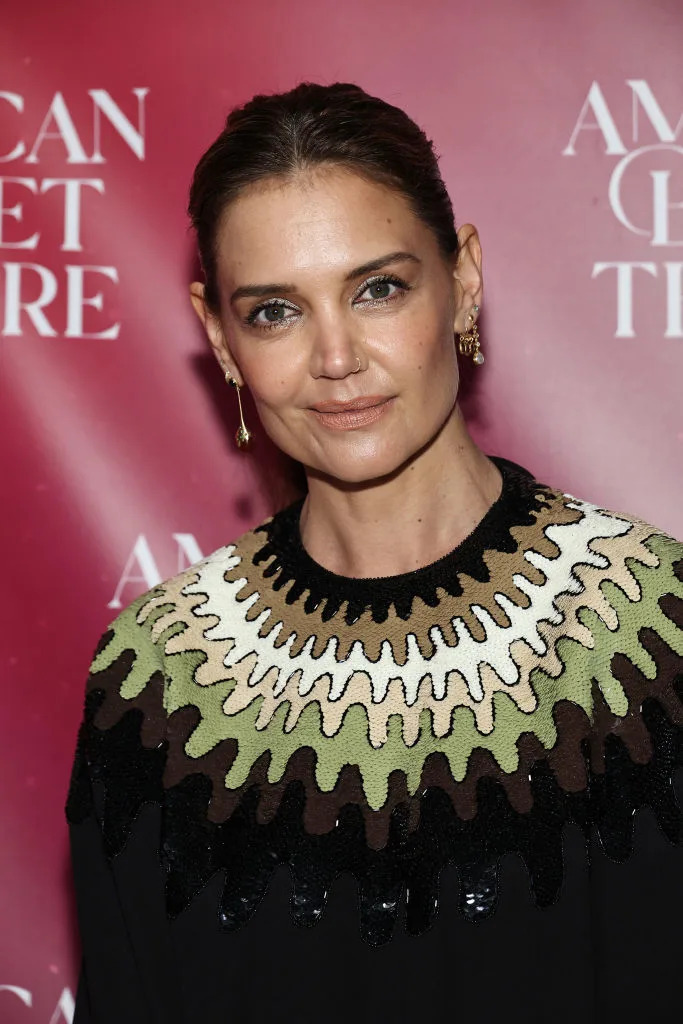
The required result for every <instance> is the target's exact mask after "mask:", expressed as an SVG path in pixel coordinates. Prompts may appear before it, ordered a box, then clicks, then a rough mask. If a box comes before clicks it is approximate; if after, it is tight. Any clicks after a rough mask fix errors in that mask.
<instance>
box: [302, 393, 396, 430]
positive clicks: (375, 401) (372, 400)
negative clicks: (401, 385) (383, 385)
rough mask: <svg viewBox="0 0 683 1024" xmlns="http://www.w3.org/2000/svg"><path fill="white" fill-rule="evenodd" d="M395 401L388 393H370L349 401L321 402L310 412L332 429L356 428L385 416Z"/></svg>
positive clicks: (312, 407)
mask: <svg viewBox="0 0 683 1024" xmlns="http://www.w3.org/2000/svg"><path fill="white" fill-rule="evenodd" d="M393 401H394V400H393V397H387V396H386V395H368V396H366V397H365V398H355V399H352V400H351V401H349V402H319V403H318V404H317V405H315V406H311V408H310V412H312V413H313V415H314V416H315V417H316V419H317V420H318V422H320V423H322V424H323V425H324V426H326V427H329V428H331V429H332V430H355V429H356V428H358V427H365V426H369V424H371V423H374V422H375V421H376V420H378V419H380V417H381V416H384V414H385V413H386V412H387V411H388V409H389V408H390V407H391V405H392V404H393Z"/></svg>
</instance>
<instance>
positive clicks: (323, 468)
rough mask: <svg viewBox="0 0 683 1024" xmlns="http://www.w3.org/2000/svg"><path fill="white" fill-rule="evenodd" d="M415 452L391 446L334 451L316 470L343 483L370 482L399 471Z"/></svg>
mask: <svg viewBox="0 0 683 1024" xmlns="http://www.w3.org/2000/svg"><path fill="white" fill-rule="evenodd" d="M414 454H415V452H414V451H413V449H412V448H411V449H410V450H409V451H405V452H398V451H396V449H395V448H394V447H393V446H392V449H391V450H390V451H387V450H385V451H374V452H360V451H358V450H351V451H350V452H349V453H348V454H347V455H343V454H341V453H335V454H334V456H333V457H331V458H330V459H329V462H327V463H326V464H325V465H320V466H319V467H317V468H318V470H319V471H320V472H322V473H324V474H325V475H326V476H328V477H331V478H333V479H335V480H339V481H340V483H345V484H372V483H373V482H379V481H380V480H382V479H385V478H386V477H391V476H393V475H394V474H395V473H397V472H399V470H401V469H402V468H403V466H405V465H406V463H407V462H409V461H410V459H411V458H412V456H413V455H414Z"/></svg>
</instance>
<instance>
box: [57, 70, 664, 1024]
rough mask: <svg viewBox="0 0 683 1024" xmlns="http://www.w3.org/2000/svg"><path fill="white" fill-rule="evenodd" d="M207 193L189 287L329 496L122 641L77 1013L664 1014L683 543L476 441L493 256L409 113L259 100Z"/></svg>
mask: <svg viewBox="0 0 683 1024" xmlns="http://www.w3.org/2000/svg"><path fill="white" fill-rule="evenodd" d="M190 214H191V217H192V221H193V224H194V226H195V228H196V231H197V237H198V244H199V250H200V255H201V260H202V266H203V270H204V275H205V280H204V282H203V283H195V284H193V285H192V287H191V299H192V303H193V306H194V309H195V311H196V312H197V314H198V316H199V318H200V320H201V322H202V324H203V325H204V327H205V329H206V333H207V336H208V339H209V342H210V344H211V346H212V348H213V351H214V353H215V355H216V358H217V360H218V362H219V363H220V366H221V370H222V371H223V372H224V373H225V376H226V380H227V381H228V382H229V383H231V384H232V385H233V387H234V388H235V389H236V394H237V398H238V399H239V398H240V389H242V388H247V389H248V390H249V391H250V392H251V394H252V396H253V399H254V402H255V405H256V409H257V411H258V415H259V418H260V422H261V426H262V428H263V430H264V431H265V433H266V434H268V435H269V436H270V438H271V439H272V440H273V441H274V442H275V444H276V445H277V446H278V448H279V449H281V451H282V452H284V453H285V454H286V455H287V456H290V457H291V458H292V459H293V460H296V462H298V463H300V464H301V465H302V466H303V467H304V470H305V476H306V490H305V493H304V494H303V495H302V496H301V497H300V498H299V499H297V500H296V501H295V502H294V503H293V504H290V505H289V506H287V507H286V508H285V509H283V510H281V511H280V512H278V513H276V514H275V515H274V516H273V517H272V518H270V519H269V520H267V521H266V522H265V523H263V524H261V525H260V526H258V527H256V528H255V529H254V530H251V531H249V532H247V533H246V534H245V535H244V536H242V537H240V538H239V539H237V540H236V541H235V542H234V543H232V544H228V545H226V546H225V547H221V548H219V549H218V550H217V551H215V552H213V553H212V554H210V555H209V556H207V557H206V558H204V559H202V560H201V561H200V562H198V563H197V564H195V565H193V566H191V567H190V568H188V569H187V570H185V571H184V572H181V573H179V574H178V575H177V576H175V577H173V578H172V579H170V580H167V581H165V582H164V583H162V584H161V585H159V586H157V587H154V588H152V589H151V590H149V591H148V592H147V593H145V594H143V595H142V596H141V597H139V598H138V599H136V600H135V601H133V602H132V604H131V605H129V606H128V608H126V609H125V610H124V611H123V612H121V613H120V614H119V615H118V616H117V618H116V619H115V620H114V621H113V622H112V623H111V624H110V626H109V628H108V630H107V631H106V632H105V634H104V635H103V637H102V639H101V641H100V644H99V646H98V649H97V651H96V653H95V657H94V660H93V663H92V666H91V673H90V677H89V680H88V687H87V695H86V710H85V715H84V721H83V724H82V727H81V732H80V737H79V746H78V752H77V756H76V762H75V766H74V772H73V778H72V784H71V790H70V794H69V801H68V807H67V813H68V817H69V821H70V823H71V837H72V849H73V863H74V873H75V879H76V887H77V893H78V901H79V915H80V925H81V933H82V939H83V948H84V961H83V970H82V973H81V982H80V986H79V992H78V997H77V1011H76V1018H75V1020H76V1024H84V1022H88V1021H98V1022H99V1021H116V1022H117V1024H118V1022H123V1021H125V1022H127V1024H128V1022H143V1021H144V1022H147V1021H164V1022H186V1021H188V1022H192V1024H195V1022H196V1024H211V1022H218V1021H227V1020H235V1021H239V1022H240V1024H242V1022H251V1021H254V1022H256V1021H258V1022H269V1021H275V1020H278V1021H282V1020H285V1021H296V1022H298V1024H301V1022H309V1021H310V1022H313V1021H315V1022H320V1021H328V1022H336V1021H340V1022H341V1021H346V1020H348V1019H349V1018H350V1015H353V1019H355V1020H358V1021H364V1022H365V1021H368V1022H370V1021H372V1022H376V1021H389V1020H392V1021H408V1020H411V1021H414V1020H415V1019H417V1017H418V1015H420V1017H432V1016H434V1017H435V1018H439V1019H442V1018H444V1017H445V1015H446V1014H447V1015H448V1016H449V1017H450V1016H456V1017H457V1016H459V1015H460V1014H462V1013H476V1014H477V1019H478V1020H481V1021H498V1020H501V1019H503V1018H504V1017H505V1018H507V1019H516V1018H517V1017H518V1016H519V1017H520V1018H521V1017H522V1015H523V1017H524V1019H525V1020H526V1021H529V1022H536V1021H538V1022H541V1021H543V1022H546V1021H551V1020H552V1021H553V1022H555V1024H559V1022H564V1021H575V1020H579V1019H580V1020H582V1021H596V1022H597V1021H600V1022H601V1024H604V1022H612V1021H614V1022H616V1021H619V1022H620V1024H623V1022H626V1021H636V1020H641V1019H642V1018H643V1016H644V1014H645V1013H647V1014H648V1015H651V1014H652V1015H654V1014H656V1013H657V1012H658V1011H662V1012H664V1011H671V1010H672V1009H673V1008H674V1005H675V1004H676V1001H677V998H678V984H679V983H678V976H677V972H678V959H679V952H680V947H679V942H678V939H677V935H676V932H677V930H678V929H677V928H676V930H674V929H675V926H677V925H678V922H679V920H680V910H681V892H680V884H679V871H680V867H681V848H680V845H678V846H677V845H676V843H677V842H678V841H679V838H680V833H681V816H680V811H679V808H678V805H677V803H676V798H675V794H674V770H675V768H676V766H677V765H680V763H681V722H683V713H682V712H683V709H682V707H681V698H682V697H683V657H682V655H683V544H681V543H679V542H677V541H675V540H674V539H673V538H671V537H669V536H667V535H666V534H665V533H663V532H662V531H661V530H658V529H657V528H656V527H654V526H651V525H648V524H647V523H644V522H642V521H640V520H638V519H636V518H634V517H632V516H629V515H627V514H624V513H619V514H617V513H614V512H611V511H608V510H605V509H602V508H598V507H597V506H595V505H594V504H591V503H590V502H587V501H585V500H581V499H578V498H574V497H572V496H571V495H567V494H564V493H563V492H562V491H560V490H557V489H554V488H552V487H550V486H548V485H546V484H544V483H542V482H539V481H537V480H535V479H534V477H533V476H532V474H531V473H530V472H529V471H528V470H527V469H525V468H524V467H521V466H519V465H517V464H515V463H513V462H511V461H509V460H506V459H505V458H502V457H499V456H488V455H486V454H485V453H484V452H482V451H481V450H480V449H479V448H478V447H477V445H476V444H475V443H474V442H473V440H472V439H471V437H470V436H469V434H468V432H467V429H466V425H465V423H464V420H463V417H462V413H461V411H460V407H459V404H458V380H459V374H458V352H457V351H456V349H457V350H458V351H459V352H460V354H461V355H463V357H465V358H474V359H475V362H476V363H481V361H482V354H481V351H480V344H479V339H478V331H477V323H476V322H477V315H478V313H479V309H480V306H481V303H482V275H481V248H480V245H479V240H478V237H477V233H476V230H475V229H474V228H473V227H472V226H471V225H464V226H462V227H461V228H460V229H459V230H458V231H457V233H456V231H455V227H454V223H453V213H452V209H451V203H450V200H449V197H448V194H447V192H446V190H445V187H444V185H443V183H442V181H441V178H440V175H439V170H438V166H437V162H436V158H435V156H434V153H433V150H432V147H431V144H430V143H429V141H428V140H427V139H426V137H425V135H424V134H423V133H422V131H421V130H420V129H419V128H418V127H417V126H416V125H415V124H414V123H413V122H412V121H411V120H410V119H409V118H408V117H407V116H406V114H405V113H403V112H402V111H401V110H399V109H397V108H396V107H393V106H390V105H389V104H387V103H384V102H382V101H381V100H379V99H376V98H374V97H371V96H368V95H367V94H366V93H364V92H363V91H362V90H361V89H359V88H357V87H356V86H353V85H348V84H336V85H332V86H328V87H325V86H320V85H312V84H302V85H300V86H298V87H297V88H296V89H293V90H292V91H290V92H288V93H285V94H283V95H277V96H257V97H255V98H254V99H253V100H251V102H249V103H247V104H246V105H245V106H244V107H243V108H241V109H239V110H235V111H233V112H232V113H231V114H230V116H229V117H228V120H227V124H226V128H225V130H224V131H223V132H222V133H221V135H220V136H219V138H218V139H217V140H216V142H215V143H214V144H213V145H212V146H211V148H210V149H209V150H208V151H207V153H206V154H205V155H204V156H203V157H202V159H201V160H200V162H199V164H198V166H197V168H196V171H195V176H194V181H193V184H192V189H191V196H190ZM239 409H240V415H241V401H240V402H239ZM248 435H249V427H248V425H247V424H245V423H244V420H243V418H241V424H240V429H239V431H238V434H237V440H238V443H240V444H243V443H244V442H245V441H246V440H248ZM641 806H645V807H649V808H650V810H649V811H647V810H646V811H643V812H639V813H637V814H636V813H635V811H636V808H640V807H641Z"/></svg>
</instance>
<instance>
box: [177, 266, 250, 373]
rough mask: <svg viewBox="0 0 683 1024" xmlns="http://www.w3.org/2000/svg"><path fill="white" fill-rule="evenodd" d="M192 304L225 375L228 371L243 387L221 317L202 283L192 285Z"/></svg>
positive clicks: (195, 282) (197, 282) (194, 282)
mask: <svg viewBox="0 0 683 1024" xmlns="http://www.w3.org/2000/svg"><path fill="white" fill-rule="evenodd" d="M190 302H191V303H192V308H193V309H194V311H195V313H196V314H197V316H198V317H199V320H200V322H201V325H202V327H203V328H204V330H205V331H206V336H207V338H208V339H209V344H210V345H211V348H212V349H213V354H214V355H215V357H216V359H217V360H218V362H219V364H220V367H221V369H222V371H223V373H225V372H226V370H228V371H229V372H230V376H231V377H234V379H235V380H236V381H237V383H238V384H239V386H240V387H242V386H243V385H244V381H243V379H242V375H241V374H240V372H239V370H238V368H237V363H236V362H235V360H234V359H233V357H232V353H231V351H230V349H229V347H228V343H227V341H226V340H225V335H224V333H223V326H222V324H221V321H220V317H219V316H218V314H217V313H215V312H214V311H213V310H212V309H211V308H210V307H209V305H208V304H207V302H206V297H205V293H204V285H203V284H202V283H201V281H193V282H192V284H191V285H190Z"/></svg>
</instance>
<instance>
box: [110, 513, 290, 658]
mask: <svg viewBox="0 0 683 1024" xmlns="http://www.w3.org/2000/svg"><path fill="white" fill-rule="evenodd" d="M278 518H279V516H278V515H276V516H270V517H268V518H267V519H265V520H263V521H262V522H261V523H259V524H257V525H256V526H254V527H253V528H251V529H249V530H246V531H245V532H244V533H242V534H241V535H240V536H238V537H237V538H235V539H234V540H233V541H231V542H230V543H228V544H224V545H221V546H220V547H218V548H216V549H215V550H214V551H211V552H210V553H209V554H207V555H205V556H204V557H203V558H201V559H199V560H198V561H197V562H193V563H192V564H191V565H189V566H187V567H186V568H185V569H182V570H181V571H180V572H178V573H175V574H174V575H173V576H169V577H167V578H166V579H164V580H162V581H161V582H160V583H157V584H155V585H154V586H153V587H150V588H149V589H147V590H146V591H144V592H143V593H142V594H140V595H138V596H137V597H136V598H135V599H134V600H132V601H131V602H130V603H129V604H128V605H126V606H125V607H124V608H123V609H122V610H121V611H119V612H118V613H117V615H115V616H114V618H112V619H111V620H110V622H109V623H108V624H107V626H106V629H105V631H104V632H103V634H102V636H101V637H100V639H99V641H98V644H97V647H96V649H95V652H94V655H93V661H92V664H91V671H94V672H98V671H101V670H102V669H103V668H104V667H106V666H107V665H108V664H111V661H112V660H113V659H114V658H116V657H118V656H119V655H120V654H121V653H122V652H123V651H125V650H133V651H135V652H136V654H137V655H138V658H140V657H142V659H143V660H145V659H146V660H147V661H150V659H152V660H155V659H156V661H157V663H158V662H159V661H160V660H161V659H163V655H164V653H165V651H166V649H167V646H168V641H169V640H170V639H171V638H172V632H173V628H174V627H175V628H176V632H177V631H179V629H180V628H181V627H180V625H179V624H180V622H181V620H183V619H184V620H185V622H184V624H185V626H187V625H189V623H190V621H194V620H195V619H196V618H197V617H198V616H202V615H205V614H210V613H209V611H208V607H206V608H205V607H203V606H209V605H211V604H212V603H213V602H214V601H215V599H216V598H218V597H219V596H220V600H221V604H222V606H223V607H224V608H225V597H226V596H227V595H231V596H236V595H237V593H238V592H239V591H240V590H242V589H243V587H244V585H245V583H246V580H245V577H244V571H245V570H247V567H248V565H249V564H251V562H252V561H253V560H254V559H257V558H258V556H259V553H260V552H261V551H262V550H263V549H264V548H266V547H267V545H268V536H269V528H270V526H271V524H272V523H273V522H274V521H276V522H277V520H278ZM240 567H241V568H242V572H239V571H238V570H239V569H240ZM203 624H204V625H206V621H204V623H203Z"/></svg>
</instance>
